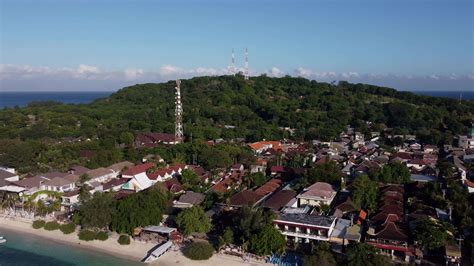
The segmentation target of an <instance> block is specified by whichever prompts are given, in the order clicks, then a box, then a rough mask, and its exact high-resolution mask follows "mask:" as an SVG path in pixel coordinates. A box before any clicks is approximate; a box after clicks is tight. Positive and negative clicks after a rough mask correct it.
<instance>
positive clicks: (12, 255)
mask: <svg viewBox="0 0 474 266" xmlns="http://www.w3.org/2000/svg"><path fill="white" fill-rule="evenodd" d="M0 235H3V236H4V237H5V238H6V239H7V242H6V243H3V244H0V265H1V266H17V265H22V266H33V265H35V266H36V265H38V266H39V265H51V266H72V265H78V266H82V265H84V266H86V265H87V266H96V265H97V266H99V265H100V266H108V265H110V266H126V265H130V266H138V265H143V264H142V263H139V262H134V261H128V260H124V259H120V258H115V257H112V256H110V255H108V254H105V253H104V254H103V253H98V252H93V251H90V250H86V249H82V248H77V247H72V246H68V245H64V244H61V243H56V242H54V241H51V240H48V239H44V238H40V237H38V236H35V235H29V234H21V233H18V232H16V231H15V232H14V231H6V230H3V229H2V230H0Z"/></svg>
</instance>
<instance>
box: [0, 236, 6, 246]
mask: <svg viewBox="0 0 474 266" xmlns="http://www.w3.org/2000/svg"><path fill="white" fill-rule="evenodd" d="M5 242H7V240H6V239H5V238H4V237H3V236H0V244H3V243H5Z"/></svg>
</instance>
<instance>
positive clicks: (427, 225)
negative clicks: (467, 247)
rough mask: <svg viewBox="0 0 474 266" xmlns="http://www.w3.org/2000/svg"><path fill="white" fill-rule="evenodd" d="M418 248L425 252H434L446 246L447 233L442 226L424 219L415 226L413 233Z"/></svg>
mask: <svg viewBox="0 0 474 266" xmlns="http://www.w3.org/2000/svg"><path fill="white" fill-rule="evenodd" d="M414 235H415V238H416V240H417V242H418V244H419V245H420V246H422V247H423V248H424V249H426V250H435V249H438V248H440V247H443V246H445V245H446V242H447V241H448V233H447V230H446V228H445V227H444V226H443V225H442V224H438V223H436V222H435V221H433V220H430V219H426V220H423V221H422V222H420V224H418V225H417V227H416V228H415V231H414Z"/></svg>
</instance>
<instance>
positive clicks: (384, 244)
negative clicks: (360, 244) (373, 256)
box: [365, 220, 414, 262]
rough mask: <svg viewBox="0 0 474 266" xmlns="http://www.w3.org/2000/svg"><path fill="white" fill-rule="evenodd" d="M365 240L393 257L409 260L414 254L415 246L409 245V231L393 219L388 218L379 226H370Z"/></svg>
mask: <svg viewBox="0 0 474 266" xmlns="http://www.w3.org/2000/svg"><path fill="white" fill-rule="evenodd" d="M365 242H366V243H367V244H369V245H372V246H374V247H376V248H378V249H380V250H381V252H382V253H383V254H387V255H390V256H391V257H392V258H395V257H398V258H401V259H402V260H404V261H406V262H409V261H410V258H411V257H413V256H414V248H413V247H410V246H409V245H408V233H407V232H406V230H404V229H402V228H401V227H399V226H398V225H397V224H396V223H395V222H393V221H389V220H387V221H386V222H385V223H384V224H382V225H381V226H379V227H378V228H375V229H374V228H372V227H371V228H369V230H368V231H367V235H366V239H365Z"/></svg>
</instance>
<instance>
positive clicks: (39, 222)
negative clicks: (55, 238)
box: [33, 220, 46, 229]
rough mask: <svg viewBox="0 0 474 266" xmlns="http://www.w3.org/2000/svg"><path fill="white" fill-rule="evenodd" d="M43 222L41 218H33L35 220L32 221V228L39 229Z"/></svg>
mask: <svg viewBox="0 0 474 266" xmlns="http://www.w3.org/2000/svg"><path fill="white" fill-rule="evenodd" d="M45 223H46V222H45V221H43V220H35V221H33V228H34V229H40V228H42V227H43V226H44V224H45Z"/></svg>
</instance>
